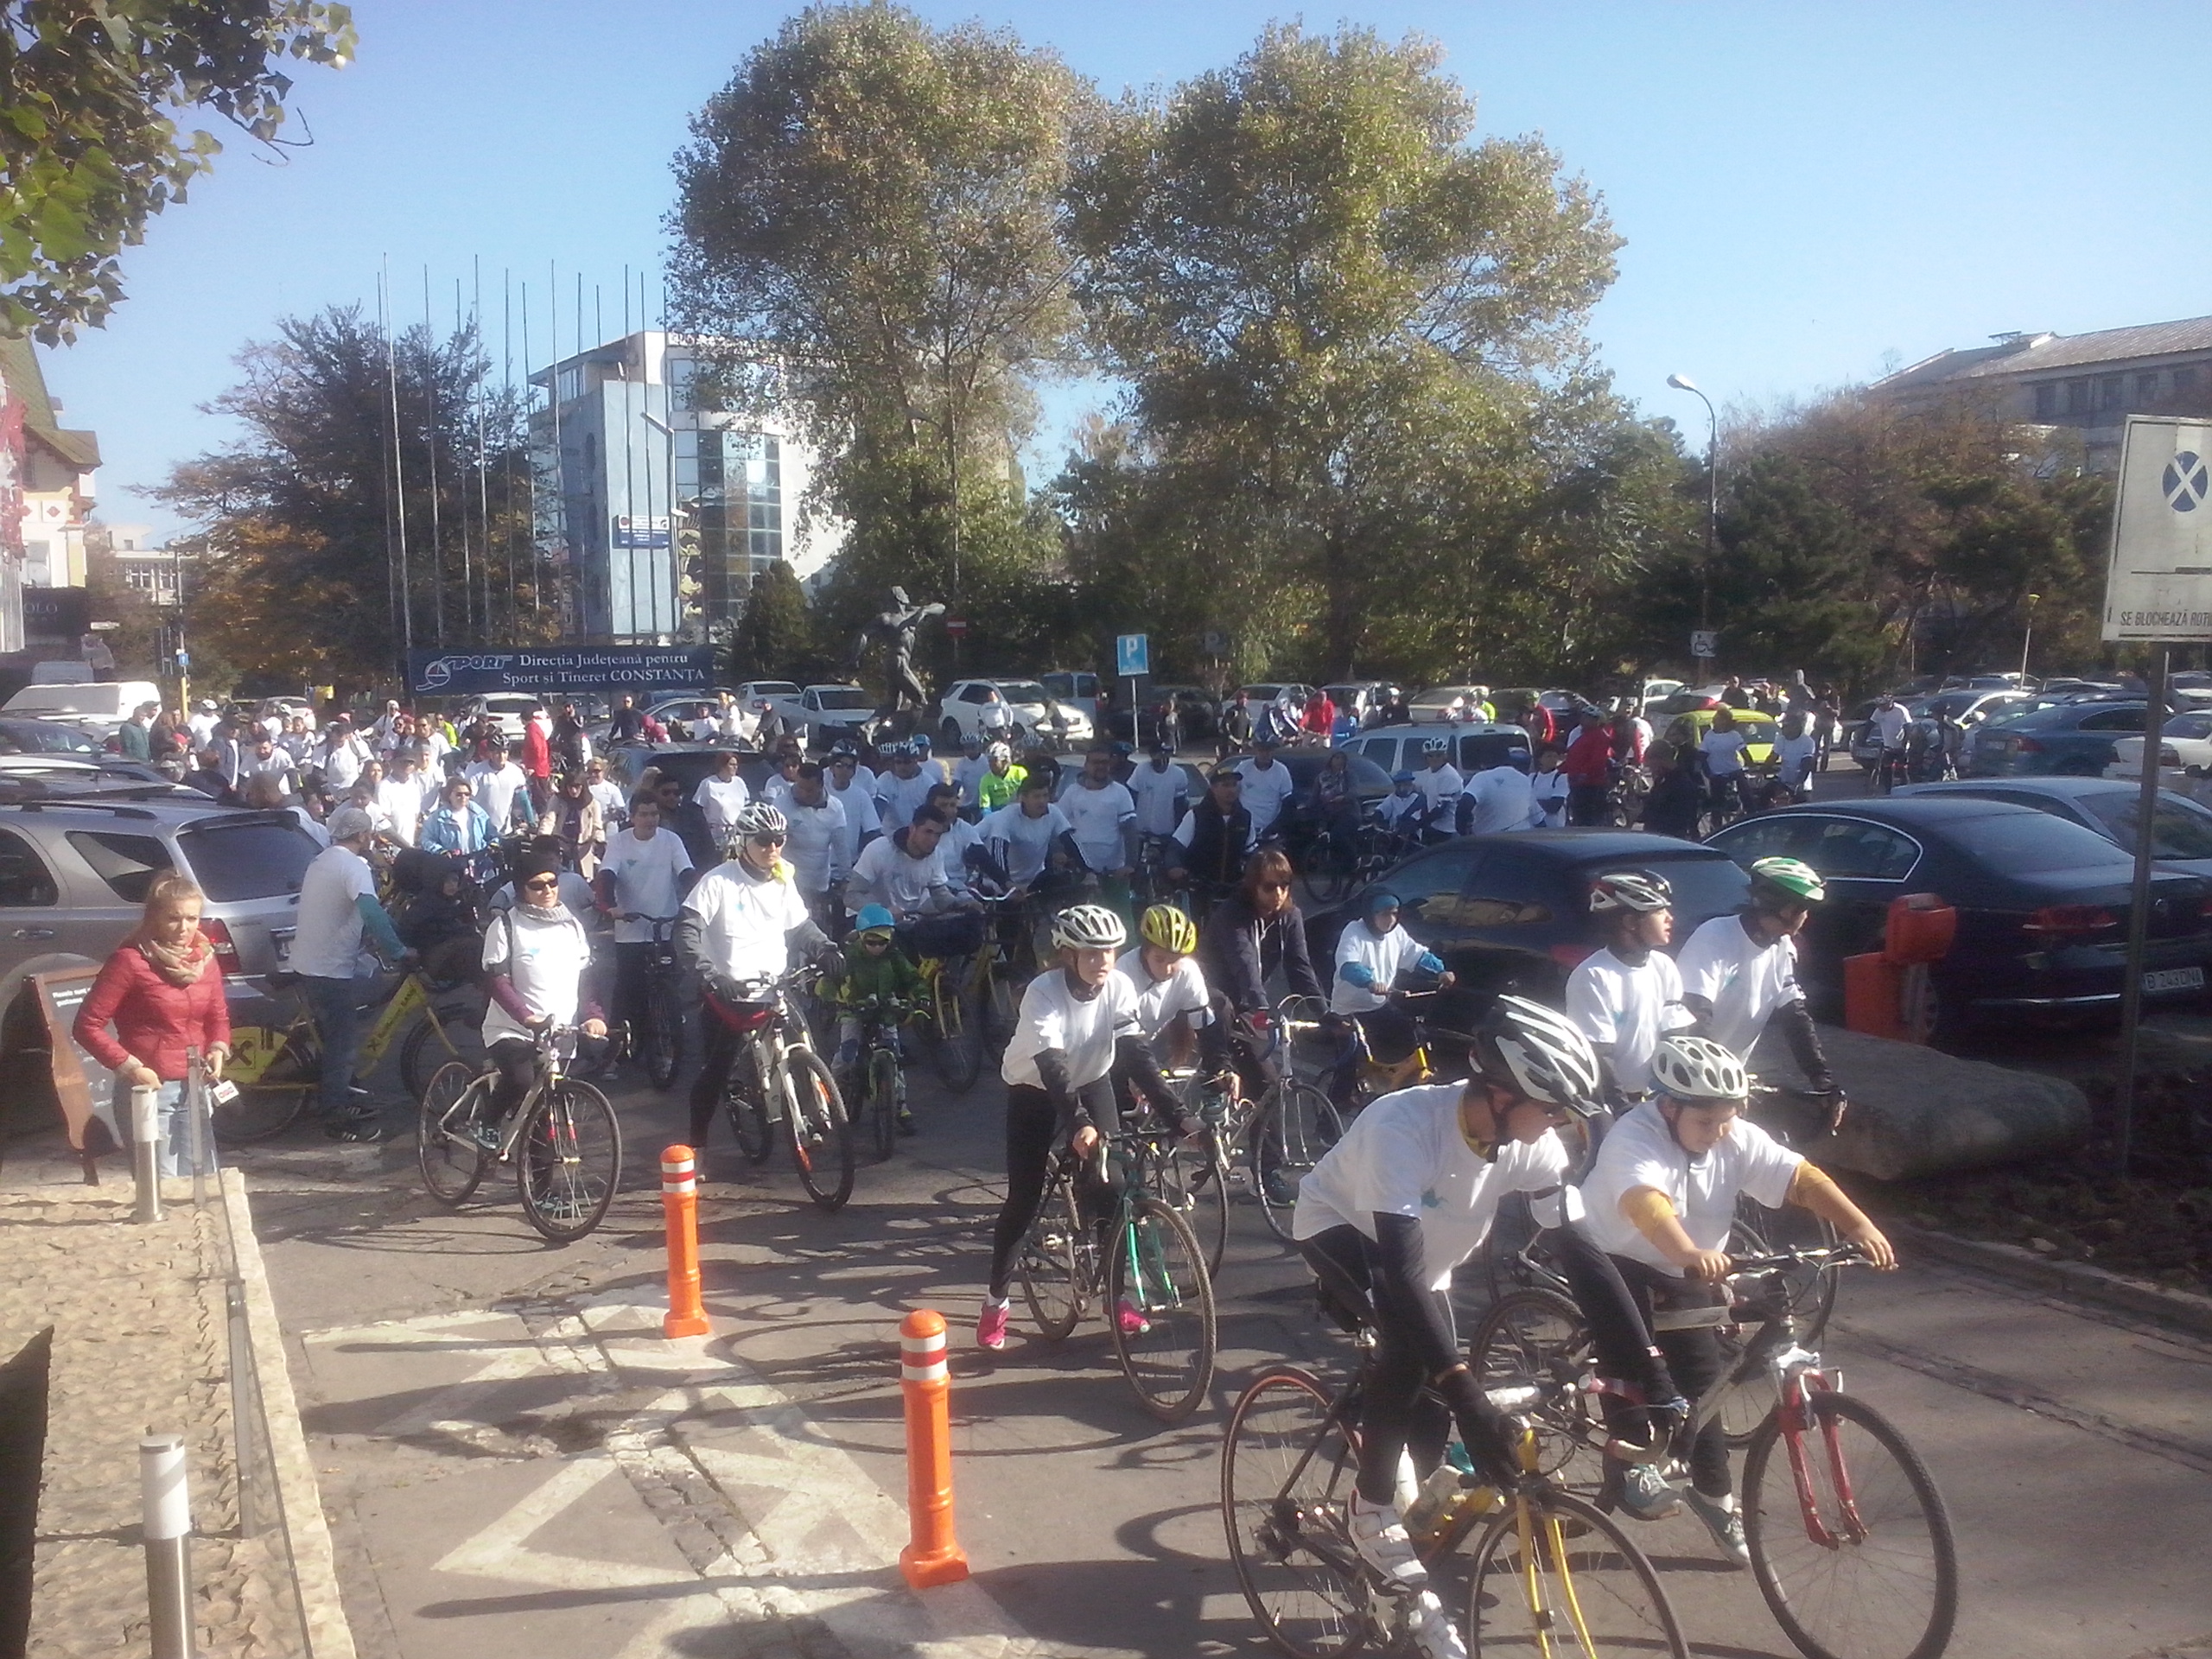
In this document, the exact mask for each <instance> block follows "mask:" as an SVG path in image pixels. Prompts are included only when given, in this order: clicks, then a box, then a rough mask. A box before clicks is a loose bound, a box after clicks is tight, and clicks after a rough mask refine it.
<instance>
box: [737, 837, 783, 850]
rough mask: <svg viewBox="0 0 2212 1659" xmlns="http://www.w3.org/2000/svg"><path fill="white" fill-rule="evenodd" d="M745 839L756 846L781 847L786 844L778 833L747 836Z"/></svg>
mask: <svg viewBox="0 0 2212 1659" xmlns="http://www.w3.org/2000/svg"><path fill="white" fill-rule="evenodd" d="M745 839H746V841H747V842H748V843H750V844H751V845H753V846H755V847H780V846H782V845H783V844H784V838H783V837H782V836H777V835H766V836H747V837H746V838H745Z"/></svg>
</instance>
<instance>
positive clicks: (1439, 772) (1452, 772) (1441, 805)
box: [1414, 737, 1467, 841]
mask: <svg viewBox="0 0 2212 1659" xmlns="http://www.w3.org/2000/svg"><path fill="white" fill-rule="evenodd" d="M1451 753H1452V745H1451V744H1450V742H1449V741H1446V740H1445V739H1444V738H1440V737H1432V738H1430V739H1429V740H1428V741H1427V742H1425V743H1423V744H1422V745H1421V770H1420V771H1419V772H1415V773H1414V784H1415V785H1416V786H1418V787H1419V789H1420V790H1421V798H1423V799H1424V800H1426V801H1427V803H1428V836H1429V839H1431V840H1432V841H1435V840H1441V839H1442V838H1443V837H1444V836H1448V835H1450V834H1451V833H1452V829H1453V826H1454V825H1455V823H1457V821H1458V817H1459V796H1460V793H1461V792H1462V791H1464V790H1465V788H1466V786H1467V785H1466V780H1465V779H1463V778H1461V777H1460V776H1459V768H1458V767H1457V766H1453V765H1452V760H1451Z"/></svg>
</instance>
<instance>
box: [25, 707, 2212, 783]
mask: <svg viewBox="0 0 2212 1659" xmlns="http://www.w3.org/2000/svg"><path fill="white" fill-rule="evenodd" d="M0 729H4V728H0ZM2112 756H2113V758H2112V764H2111V765H2109V766H2107V767H2106V768H2105V776H2106V777H2107V778H2140V777H2141V776H2142V775H2143V740H2142V739H2141V738H2139V737H2122V738H2117V739H2115V740H2114V741H2113V746H2112ZM2158 765H2159V766H2162V767H2175V768H2179V767H2186V766H2196V767H2200V768H2203V769H2208V770H2212V710H2206V709H2190V711H2189V712H2188V713H2187V714H2182V715H2174V716H2173V717H2172V718H2171V719H2170V720H2168V721H2166V723H2165V724H2164V726H2163V727H2161V728H2159V731H2158Z"/></svg>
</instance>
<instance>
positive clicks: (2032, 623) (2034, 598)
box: [2020, 594, 2043, 691]
mask: <svg viewBox="0 0 2212 1659" xmlns="http://www.w3.org/2000/svg"><path fill="white" fill-rule="evenodd" d="M2042 598H2043V595H2042V594H2029V595H2028V620H2027V626H2024V627H2023V628H2022V629H2021V630H2020V690H2023V691H2024V690H2027V689H2028V645H2029V644H2030V642H2031V641H2032V640H2033V639H2035V637H2036V606H2037V603H2038V602H2039V601H2041V600H2042Z"/></svg>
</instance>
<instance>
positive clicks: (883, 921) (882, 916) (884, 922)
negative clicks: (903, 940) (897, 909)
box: [853, 905, 897, 933]
mask: <svg viewBox="0 0 2212 1659" xmlns="http://www.w3.org/2000/svg"><path fill="white" fill-rule="evenodd" d="M896 925H897V923H896V922H895V921H894V920H893V918H892V915H891V912H890V910H889V909H888V908H887V907H886V906H882V905H870V906H868V908H867V909H865V910H863V911H861V913H860V914H859V915H857V916H855V917H854V918H853V931H854V932H855V933H874V932H878V931H881V932H886V933H887V932H889V931H891V930H892V929H893V927H894V926H896Z"/></svg>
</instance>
